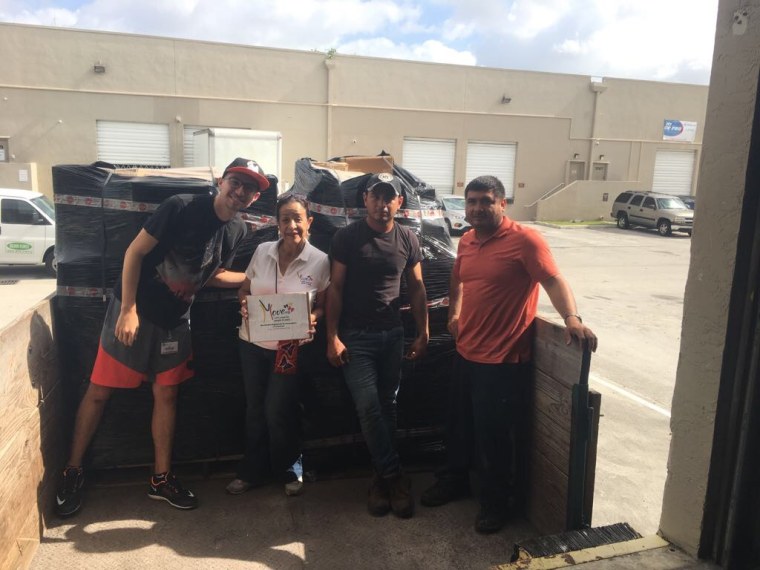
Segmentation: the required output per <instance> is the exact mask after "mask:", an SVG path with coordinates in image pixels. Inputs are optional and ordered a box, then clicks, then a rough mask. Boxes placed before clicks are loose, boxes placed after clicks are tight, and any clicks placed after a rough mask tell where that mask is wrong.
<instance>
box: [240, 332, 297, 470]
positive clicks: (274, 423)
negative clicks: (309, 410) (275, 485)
mask: <svg viewBox="0 0 760 570" xmlns="http://www.w3.org/2000/svg"><path fill="white" fill-rule="evenodd" d="M310 349H311V347H310V346H309V345H303V346H300V347H299V349H298V369H299V373H298V374H292V375H290V374H287V375H286V374H275V373H274V371H273V370H274V360H275V355H276V351H274V350H267V349H265V348H261V347H259V346H256V345H255V344H251V343H249V342H245V341H243V340H241V341H240V361H241V364H242V367H243V384H244V387H245V400H246V412H245V439H246V447H245V456H244V457H243V460H242V461H241V462H240V466H239V467H238V477H239V478H240V479H242V480H244V481H248V482H249V483H252V484H259V483H263V482H264V481H266V480H267V479H268V478H269V476H270V474H271V475H274V476H275V477H277V478H280V477H282V476H284V474H285V472H286V471H287V469H288V468H290V467H291V466H292V465H293V463H295V461H296V460H297V459H298V458H299V457H300V455H301V444H300V438H301V402H300V396H301V382H302V377H303V371H304V369H305V368H308V359H309V357H310V352H311V350H310Z"/></svg>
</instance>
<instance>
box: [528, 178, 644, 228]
mask: <svg viewBox="0 0 760 570" xmlns="http://www.w3.org/2000/svg"><path fill="white" fill-rule="evenodd" d="M643 189H644V188H642V187H641V184H640V183H639V182H636V181H621V182H599V181H596V180H578V181H576V182H573V183H572V184H568V185H567V186H566V187H565V188H563V189H562V190H560V191H559V192H557V193H555V194H552V195H551V196H549V197H548V198H546V199H544V200H540V201H539V202H538V204H536V220H538V221H544V222H547V221H557V220H586V221H590V220H606V221H608V222H612V221H613V219H612V217H611V216H610V212H611V209H612V203H613V202H614V201H615V198H616V197H617V195H618V194H619V193H620V192H623V191H625V190H643Z"/></svg>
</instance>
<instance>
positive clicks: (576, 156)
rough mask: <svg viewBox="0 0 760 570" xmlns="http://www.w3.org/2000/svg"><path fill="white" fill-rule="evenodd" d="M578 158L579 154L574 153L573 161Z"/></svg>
mask: <svg viewBox="0 0 760 570" xmlns="http://www.w3.org/2000/svg"><path fill="white" fill-rule="evenodd" d="M580 156H581V155H580V154H578V153H577V152H576V153H575V154H574V155H573V159H578V158H579V157H580Z"/></svg>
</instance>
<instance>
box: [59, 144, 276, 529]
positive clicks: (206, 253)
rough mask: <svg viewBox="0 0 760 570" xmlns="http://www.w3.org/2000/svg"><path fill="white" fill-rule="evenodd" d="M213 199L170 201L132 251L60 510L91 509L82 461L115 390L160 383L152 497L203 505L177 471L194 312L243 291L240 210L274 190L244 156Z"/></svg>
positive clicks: (82, 408)
mask: <svg viewBox="0 0 760 570" xmlns="http://www.w3.org/2000/svg"><path fill="white" fill-rule="evenodd" d="M217 186H218V192H217V193H216V194H214V195H181V194H179V195H176V196H172V197H171V198H168V199H167V200H165V201H164V202H163V203H162V204H161V205H160V206H159V207H158V209H157V210H156V212H155V213H154V214H153V215H152V216H151V217H150V218H149V219H148V220H147V221H146V222H145V226H144V227H143V228H142V230H140V233H139V234H138V235H137V237H135V239H134V240H133V241H132V243H131V244H130V245H129V247H128V248H127V251H126V253H125V255H124V265H123V268H122V274H121V278H120V279H119V280H117V283H116V286H115V287H114V295H113V298H112V299H111V302H110V304H109V306H108V310H107V312H106V317H105V321H104V323H103V329H102V331H101V336H100V345H99V347H98V355H97V357H96V359H95V365H94V367H93V371H92V374H91V377H90V384H89V386H88V388H87V392H86V393H85V395H84V397H83V398H82V401H81V402H80V404H79V409H78V410H77V415H76V422H75V425H74V434H73V438H72V444H71V450H70V455H69V460H68V463H67V465H66V467H65V469H64V470H63V473H62V474H61V479H60V483H59V487H58V492H57V494H56V504H55V511H56V513H57V514H58V515H59V516H64V517H65V516H70V515H73V514H74V513H76V512H77V511H78V510H79V508H80V507H81V504H82V492H81V491H82V485H83V483H84V473H83V470H82V460H83V457H84V454H85V451H86V450H87V447H88V446H89V444H90V441H91V440H92V437H93V435H94V434H95V431H96V429H97V427H98V425H99V423H100V419H101V417H102V414H103V409H104V407H105V404H106V402H107V401H108V398H109V397H110V395H111V393H112V392H113V390H114V389H116V388H137V387H138V386H140V384H141V383H142V382H146V381H147V382H151V383H152V388H153V418H152V422H151V429H152V433H153V445H154V452H155V466H154V475H153V476H152V477H151V481H150V488H149V490H148V496H149V497H150V498H152V499H159V500H164V501H167V502H168V503H169V504H170V505H172V506H174V507H176V508H178V509H194V508H195V507H197V506H198V499H197V498H196V497H195V495H194V494H193V493H192V492H191V491H188V490H187V489H185V488H183V487H182V485H181V484H180V482H179V481H178V480H177V478H176V477H175V476H174V475H173V474H172V472H171V471H170V467H171V454H172V443H173V440H174V425H175V418H176V407H177V393H178V389H179V385H180V384H181V383H182V382H184V381H185V380H187V379H189V378H190V377H191V376H192V375H193V372H192V370H191V369H190V368H189V367H188V362H189V360H190V357H191V339H190V326H189V322H188V315H189V310H190V305H191V303H192V302H193V298H194V296H195V293H196V292H197V291H198V290H199V289H200V288H201V287H203V286H204V285H212V286H214V287H229V288H237V287H239V286H240V285H241V284H242V283H243V280H244V279H245V275H244V274H243V273H239V272H234V271H228V268H229V267H230V266H231V263H232V260H233V258H234V256H235V249H236V248H237V246H238V245H239V244H240V242H241V241H242V239H243V237H244V236H245V232H246V227H245V224H244V222H243V220H242V219H241V218H240V216H239V215H238V212H240V211H241V210H243V209H245V208H247V207H248V206H250V205H251V203H253V202H254V201H255V200H256V199H258V197H259V195H260V193H261V192H262V191H264V190H266V189H267V188H268V187H269V180H267V178H266V176H265V175H264V171H263V170H262V169H261V167H260V166H259V165H258V164H256V162H254V161H253V160H248V159H244V158H237V159H235V160H234V161H232V163H231V164H230V165H229V166H228V167H227V168H226V169H225V171H224V174H223V175H222V177H221V178H220V179H219V180H218V181H217Z"/></svg>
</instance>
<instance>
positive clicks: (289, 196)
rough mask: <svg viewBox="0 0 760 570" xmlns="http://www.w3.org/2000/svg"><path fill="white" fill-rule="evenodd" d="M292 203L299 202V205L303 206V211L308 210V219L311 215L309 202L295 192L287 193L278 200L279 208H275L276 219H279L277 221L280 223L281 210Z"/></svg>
mask: <svg viewBox="0 0 760 570" xmlns="http://www.w3.org/2000/svg"><path fill="white" fill-rule="evenodd" d="M291 202H297V203H298V204H301V206H303V209H304V210H306V217H307V218H308V217H309V216H310V215H311V214H310V213H309V201H308V200H307V199H306V198H304V197H303V196H301V195H300V194H294V193H293V192H285V194H282V195H281V196H280V197H279V198H277V206H275V209H274V215H275V218H277V221H278V222H279V221H280V208H282V207H283V206H285V205H286V204H290V203H291Z"/></svg>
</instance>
